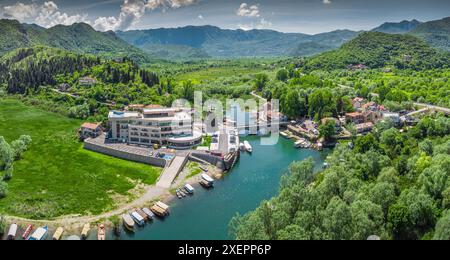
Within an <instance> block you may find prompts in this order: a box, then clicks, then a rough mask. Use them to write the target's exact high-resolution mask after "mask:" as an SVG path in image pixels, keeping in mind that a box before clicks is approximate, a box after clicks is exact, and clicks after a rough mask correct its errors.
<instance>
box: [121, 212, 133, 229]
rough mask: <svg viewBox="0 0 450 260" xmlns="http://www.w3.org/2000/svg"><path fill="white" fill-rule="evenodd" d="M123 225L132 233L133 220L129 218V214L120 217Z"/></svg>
mask: <svg viewBox="0 0 450 260" xmlns="http://www.w3.org/2000/svg"><path fill="white" fill-rule="evenodd" d="M122 220H123V225H124V226H125V228H126V229H128V230H129V231H134V220H133V219H132V218H131V216H130V214H124V215H122Z"/></svg>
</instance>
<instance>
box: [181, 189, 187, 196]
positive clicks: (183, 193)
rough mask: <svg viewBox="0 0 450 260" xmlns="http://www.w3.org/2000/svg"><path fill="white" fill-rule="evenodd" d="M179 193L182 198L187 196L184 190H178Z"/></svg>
mask: <svg viewBox="0 0 450 260" xmlns="http://www.w3.org/2000/svg"><path fill="white" fill-rule="evenodd" d="M180 194H181V196H182V197H183V198H184V197H186V196H187V195H186V193H185V192H184V191H182V190H180Z"/></svg>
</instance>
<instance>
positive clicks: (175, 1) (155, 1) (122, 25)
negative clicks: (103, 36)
mask: <svg viewBox="0 0 450 260" xmlns="http://www.w3.org/2000/svg"><path fill="white" fill-rule="evenodd" d="M199 1H200V0H148V1H145V0H124V2H123V4H122V5H121V8H120V14H119V16H118V17H112V16H111V17H99V18H97V19H96V20H95V22H94V28H95V29H96V30H99V31H108V30H113V31H116V30H126V29H128V28H130V27H132V26H133V25H135V24H136V23H137V22H139V20H140V19H141V17H142V16H143V15H144V14H145V12H146V10H147V9H150V10H154V9H157V8H161V9H163V10H166V9H170V8H180V7H183V6H188V5H193V4H196V3H198V2H199Z"/></svg>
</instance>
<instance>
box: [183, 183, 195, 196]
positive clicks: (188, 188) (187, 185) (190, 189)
mask: <svg viewBox="0 0 450 260" xmlns="http://www.w3.org/2000/svg"><path fill="white" fill-rule="evenodd" d="M184 189H185V190H186V191H187V193H189V194H191V195H192V194H194V191H195V189H194V187H192V185H190V184H189V183H188V184H186V185H184Z"/></svg>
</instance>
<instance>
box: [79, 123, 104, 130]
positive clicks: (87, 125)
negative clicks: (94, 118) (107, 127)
mask: <svg viewBox="0 0 450 260" xmlns="http://www.w3.org/2000/svg"><path fill="white" fill-rule="evenodd" d="M100 126H101V123H84V124H82V125H81V127H82V128H87V129H91V130H96V129H97V128H99V127H100Z"/></svg>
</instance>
